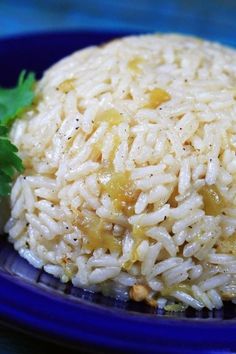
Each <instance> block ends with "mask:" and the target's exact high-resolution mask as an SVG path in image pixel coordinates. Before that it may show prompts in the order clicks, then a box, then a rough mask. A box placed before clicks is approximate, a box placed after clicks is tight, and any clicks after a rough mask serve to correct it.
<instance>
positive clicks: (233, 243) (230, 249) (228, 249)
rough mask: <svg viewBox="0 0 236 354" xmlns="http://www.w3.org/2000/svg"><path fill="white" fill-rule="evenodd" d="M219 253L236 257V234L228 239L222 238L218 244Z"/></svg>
mask: <svg viewBox="0 0 236 354" xmlns="http://www.w3.org/2000/svg"><path fill="white" fill-rule="evenodd" d="M216 248H217V252H219V253H226V254H232V255H234V256H236V233H235V234H233V235H232V236H228V237H227V238H226V237H224V238H220V239H219V241H218V242H217V246H216Z"/></svg>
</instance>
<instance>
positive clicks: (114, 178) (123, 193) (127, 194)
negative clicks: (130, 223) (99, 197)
mask: <svg viewBox="0 0 236 354" xmlns="http://www.w3.org/2000/svg"><path fill="white" fill-rule="evenodd" d="M99 179H100V183H101V185H102V190H103V191H105V192H107V194H108V195H109V197H110V198H111V200H112V203H113V207H114V210H115V211H116V212H117V213H122V214H124V215H126V216H128V217H129V216H131V215H133V214H134V205H135V203H136V201H137V198H138V196H139V193H140V191H138V190H137V189H135V186H134V184H133V182H132V180H131V178H130V172H128V171H126V172H122V173H120V172H113V168H111V167H108V168H107V169H105V170H103V171H102V173H101V174H100V176H99Z"/></svg>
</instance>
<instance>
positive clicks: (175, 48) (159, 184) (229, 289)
mask: <svg viewBox="0 0 236 354" xmlns="http://www.w3.org/2000/svg"><path fill="white" fill-rule="evenodd" d="M235 87H236V52H235V51H234V50H232V49H229V48H225V47H223V46H221V45H218V44H215V43H210V42H207V41H202V40H199V39H196V38H191V37H184V36H178V35H146V36H136V37H135V36H133V37H127V38H124V39H121V40H116V41H113V42H111V43H108V44H107V45H105V46H102V47H90V48H87V49H84V50H82V51H78V52H76V53H74V54H72V55H71V56H69V57H67V58H65V59H63V60H61V61H60V62H59V63H57V64H56V65H54V66H53V67H52V68H50V69H49V70H48V71H47V72H46V73H45V74H44V76H43V78H42V80H40V81H39V82H38V83H37V87H36V95H37V97H38V99H37V103H36V104H34V106H33V107H32V108H31V109H30V110H29V111H28V112H26V113H24V114H23V116H22V117H21V119H19V120H17V121H16V123H15V124H14V125H13V128H12V130H11V138H12V140H13V142H14V143H15V144H16V145H17V146H18V148H19V153H20V155H21V157H22V159H23V161H24V165H25V172H24V175H22V176H19V177H18V178H17V179H16V181H15V183H14V186H13V188H12V193H11V219H10V220H9V221H8V223H7V225H6V228H5V229H6V231H7V232H8V233H9V239H10V241H11V242H13V243H14V246H15V248H16V249H17V250H18V251H19V253H20V255H21V256H22V257H24V258H26V259H27V260H28V261H29V262H30V263H31V264H32V265H34V266H35V267H41V268H42V267H43V268H44V270H45V271H46V272H48V273H51V274H53V275H54V276H56V277H59V278H60V279H61V280H62V281H64V282H66V281H70V280H71V281H72V283H73V284H74V285H75V286H80V287H83V288H89V289H93V290H94V291H103V292H104V293H105V294H110V295H112V296H118V297H119V298H120V297H121V294H123V298H124V299H127V294H128V291H129V290H130V289H132V291H131V292H130V294H131V296H132V298H133V299H134V300H137V301H140V300H143V299H144V298H146V300H147V301H148V302H149V303H151V304H152V305H155V306H159V307H160V308H165V307H166V306H167V307H166V308H167V309H168V304H174V303H175V302H177V303H178V302H181V303H183V304H184V305H186V306H192V307H193V308H195V309H197V310H200V309H202V308H203V307H207V308H208V309H209V310H212V309H214V308H216V309H218V308H221V307H222V305H223V303H222V300H223V299H234V301H235V298H236V275H235V273H236V221H235V216H236V182H235V181H236V101H235V99H236V89H235ZM144 294H145V295H144ZM171 306H172V305H171Z"/></svg>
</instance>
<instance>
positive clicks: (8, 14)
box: [0, 0, 236, 354]
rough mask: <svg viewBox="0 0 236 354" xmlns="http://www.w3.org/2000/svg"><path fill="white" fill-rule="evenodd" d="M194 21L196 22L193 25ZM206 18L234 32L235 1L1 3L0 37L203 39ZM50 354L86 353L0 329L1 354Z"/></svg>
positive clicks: (25, 0)
mask: <svg viewBox="0 0 236 354" xmlns="http://www.w3.org/2000/svg"><path fill="white" fill-rule="evenodd" d="M104 9H106V11H105V10H104ZM182 16H184V17H185V21H182ZM196 16H197V17H198V19H199V21H194V18H195V17H196ZM207 18H211V21H213V22H214V21H215V22H216V23H217V22H218V23H220V24H221V26H224V28H225V31H226V34H227V33H230V31H232V28H235V20H236V1H235V0H224V1H223V0H208V1H199V0H165V1H158V0H136V1H132V0H131V1H127V0H119V1H113V0H86V1H78V0H65V1H62V0H47V1H38V0H21V1H18V0H11V1H8V0H6V1H0V23H1V31H0V36H1V37H3V36H9V35H14V34H19V33H27V32H32V31H42V30H56V29H60V30H62V29H73V30H74V29H78V30H85V29H93V30H94V29H100V30H119V31H122V30H124V31H136V30H138V31H140V30H143V31H165V30H168V29H171V31H177V32H178V31H180V32H185V27H184V26H185V24H186V23H187V24H188V26H189V22H192V32H193V33H195V34H197V35H202V34H203V33H206V34H207V33H210V31H211V29H210V28H209V26H208V27H207V21H206V19H207ZM42 19H43V21H42ZM183 22H184V23H183ZM227 31H228V32H227ZM212 33H213V34H214V32H212ZM213 38H214V36H213ZM217 39H220V38H217ZM0 317H1V314H0ZM53 352H57V353H58V354H60V353H62V354H64V353H65V354H68V353H76V352H78V353H82V352H83V353H84V354H86V353H85V351H84V350H83V351H80V348H78V351H76V352H75V351H73V350H70V349H66V348H63V347H61V346H59V345H56V344H51V343H46V342H44V341H42V340H40V339H35V338H32V337H30V336H29V335H26V334H21V333H19V332H16V331H15V330H12V329H9V328H6V327H4V326H2V325H0V354H18V353H19V354H31V353H32V354H42V353H45V354H46V353H53Z"/></svg>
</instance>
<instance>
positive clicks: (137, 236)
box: [122, 225, 148, 270]
mask: <svg viewBox="0 0 236 354" xmlns="http://www.w3.org/2000/svg"><path fill="white" fill-rule="evenodd" d="M146 231H147V227H142V226H139V225H134V226H133V228H132V238H133V240H134V245H133V249H132V253H131V259H130V260H128V261H127V262H125V263H124V264H122V268H123V269H125V270H130V268H131V267H132V265H133V264H134V263H135V262H137V261H138V259H139V257H138V254H137V248H138V246H139V245H140V243H141V242H142V241H144V240H147V239H148V236H146V234H145V233H146Z"/></svg>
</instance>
